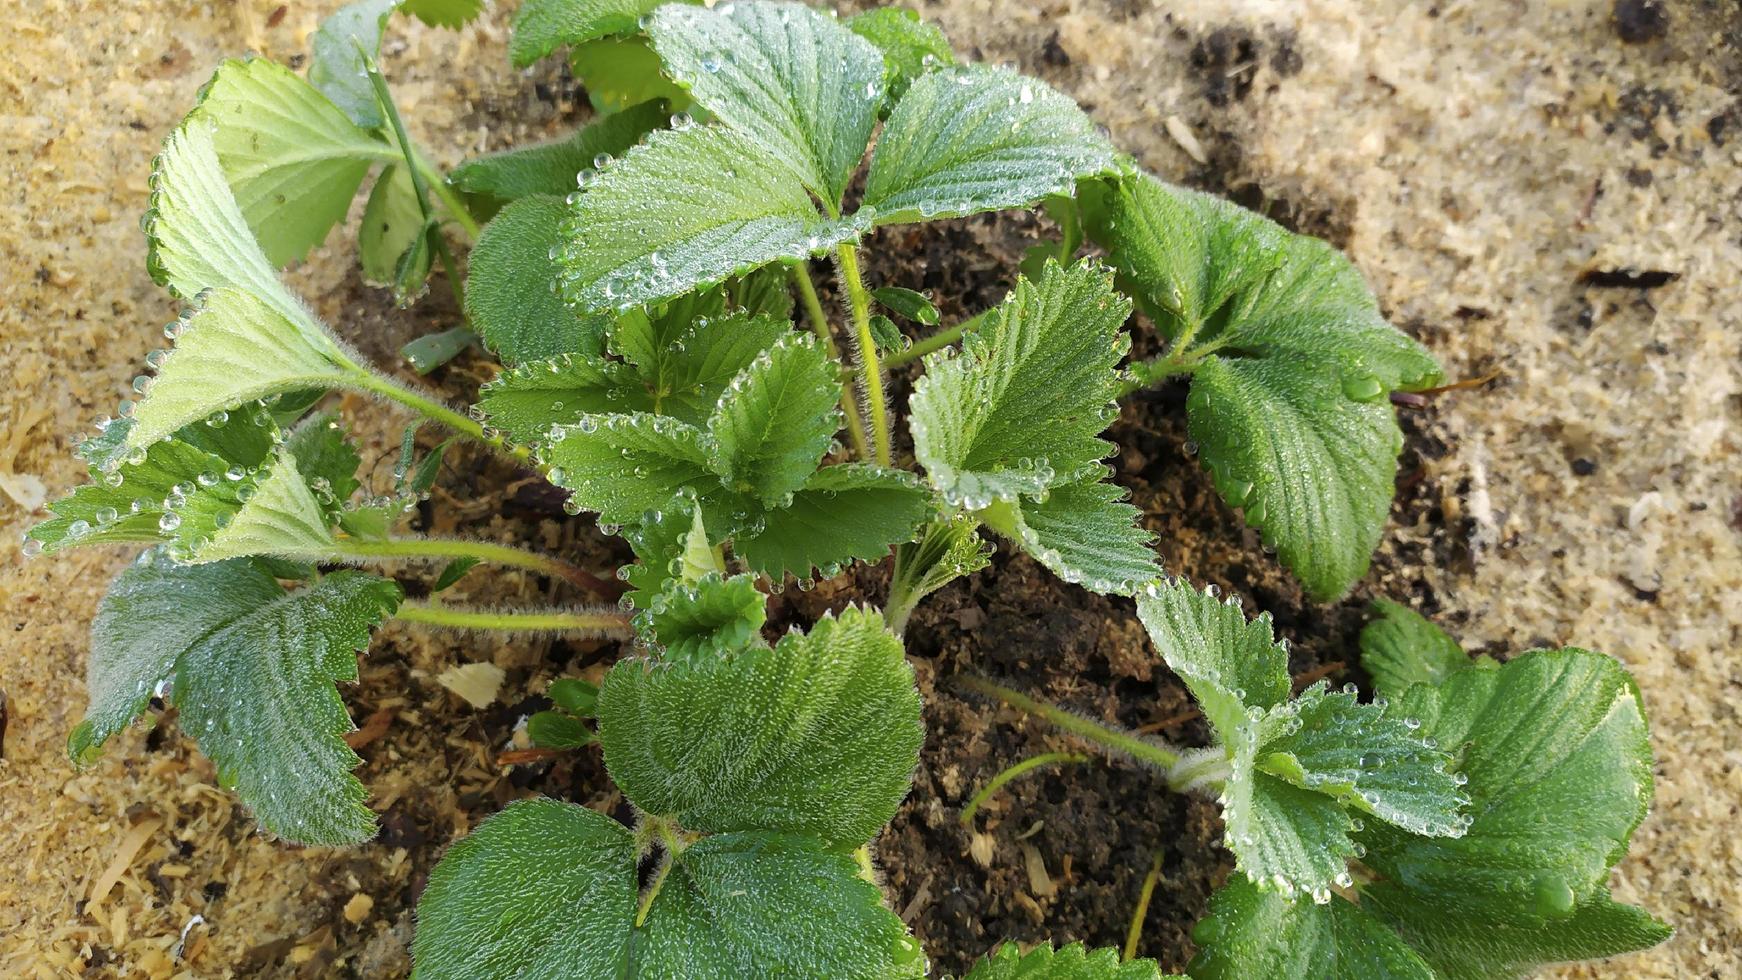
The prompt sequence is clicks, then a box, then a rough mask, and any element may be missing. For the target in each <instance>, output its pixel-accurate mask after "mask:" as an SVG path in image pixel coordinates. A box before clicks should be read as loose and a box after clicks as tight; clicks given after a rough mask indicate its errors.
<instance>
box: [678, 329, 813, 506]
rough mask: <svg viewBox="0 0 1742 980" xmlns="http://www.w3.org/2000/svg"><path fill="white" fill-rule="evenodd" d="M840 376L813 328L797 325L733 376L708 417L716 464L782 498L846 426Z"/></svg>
mask: <svg viewBox="0 0 1742 980" xmlns="http://www.w3.org/2000/svg"><path fill="white" fill-rule="evenodd" d="M840 399H841V388H840V383H839V381H838V380H837V379H836V368H835V366H834V363H833V362H832V361H830V360H829V356H828V354H827V353H826V352H824V351H823V349H822V348H821V347H820V346H818V345H817V342H816V338H815V337H814V336H812V335H811V334H800V333H789V334H787V335H786V336H785V337H782V338H781V339H780V340H779V341H778V342H776V343H775V345H774V346H773V347H770V348H769V349H768V350H767V351H766V352H764V353H763V354H761V355H758V356H757V358H756V359H755V360H754V361H753V362H752V363H751V364H750V366H749V367H746V368H745V369H744V370H743V371H742V372H740V373H739V374H738V376H737V377H736V378H734V379H732V381H731V383H730V385H729V386H728V388H727V392H726V394H725V395H724V396H723V397H721V398H720V401H719V404H718V405H717V406H716V407H715V408H714V413H713V416H712V417H711V418H710V419H709V420H708V436H709V439H708V466H709V468H710V469H712V470H713V471H714V473H715V474H717V475H718V476H719V477H720V479H721V481H722V482H724V483H725V484H726V486H728V487H730V488H731V489H732V490H734V491H736V492H738V493H742V494H746V495H750V496H754V497H756V498H757V499H758V500H760V501H761V502H762V503H763V505H764V506H768V507H779V506H782V505H783V504H784V503H785V501H786V498H787V496H788V495H789V494H791V493H793V492H794V491H796V490H797V489H799V488H800V487H802V486H804V484H805V481H806V480H807V479H808V478H809V477H810V475H811V474H812V473H814V472H816V468H817V464H818V463H820V462H821V461H822V458H823V456H824V454H826V453H827V452H828V450H829V443H830V441H831V440H833V439H834V437H835V433H836V432H838V431H840V428H841V419H840V410H839V408H838V407H837V406H838V404H839V402H840Z"/></svg>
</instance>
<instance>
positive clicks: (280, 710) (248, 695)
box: [68, 560, 400, 844]
mask: <svg viewBox="0 0 1742 980" xmlns="http://www.w3.org/2000/svg"><path fill="white" fill-rule="evenodd" d="M399 599H400V592H399V587H398V586H397V585H395V584H394V583H393V582H391V581H389V580H387V579H382V578H377V577H375V576H373V575H364V574H362V573H358V572H334V573H332V574H330V575H327V576H326V577H324V578H322V579H321V580H320V581H319V582H318V583H316V584H314V585H311V586H308V587H306V588H303V589H298V590H297V591H295V592H288V593H287V592H285V591H284V589H283V588H282V587H281V586H279V584H278V583H277V582H276V581H275V580H274V579H273V578H272V576H271V575H270V574H268V573H267V572H265V571H263V570H262V569H261V567H260V566H258V565H255V564H254V563H252V562H249V561H246V560H242V561H232V562H223V563H219V564H211V565H193V566H188V565H171V564H168V563H165V562H161V561H160V562H155V563H151V564H139V565H135V566H133V567H131V568H129V569H127V570H126V571H124V572H122V573H121V575H120V576H119V577H118V578H117V579H116V580H115V582H114V584H113V585H111V586H110V589H109V594H108V595H107V596H105V597H104V599H103V604H102V606H101V608H100V609H99V610H98V613H97V619H96V622H95V623H94V624H93V626H92V639H91V661H90V671H89V687H90V690H91V699H92V700H91V709H90V711H89V712H88V713H87V715H86V719H85V721H84V722H83V723H82V724H80V726H79V727H78V728H77V729H75V730H74V731H73V733H72V736H71V738H70V739H69V741H68V749H69V751H70V752H71V753H72V755H73V757H74V758H76V759H89V758H90V757H91V756H92V755H93V754H94V753H95V751H96V749H97V748H98V747H99V746H101V745H102V743H103V742H104V741H105V740H107V739H108V737H109V736H110V735H112V734H113V733H114V732H115V731H117V730H119V729H120V728H121V727H122V726H123V725H125V724H126V723H127V722H128V721H130V720H131V718H132V716H133V715H135V714H137V713H138V712H139V711H140V710H141V709H142V708H143V707H144V704H145V702H146V700H147V699H148V698H149V697H150V696H151V692H152V690H153V689H154V688H155V687H156V686H157V684H158V683H159V682H161V681H164V680H166V679H168V678H170V677H172V676H173V685H172V687H171V694H170V699H171V700H172V701H173V702H174V704H175V706H176V708H177V709H178V710H179V711H180V716H181V726H182V728H183V730H185V731H187V732H188V733H190V734H192V735H193V736H194V738H195V739H196V740H197V741H198V742H199V745H200V748H201V750H203V751H204V752H205V753H206V755H208V756H209V757H211V759H212V761H213V763H215V764H216V766H217V768H218V779H219V782H220V783H221V784H222V785H224V786H226V787H231V788H234V789H235V790H236V791H237V792H238V793H239V794H240V795H241V797H242V799H243V801H244V802H245V803H247V804H248V805H249V806H250V807H252V808H253V809H254V811H255V815H256V817H257V818H258V819H259V821H260V823H261V825H262V826H263V827H265V828H266V829H267V830H269V831H272V832H273V833H275V834H278V835H279V836H281V837H284V838H285V839H287V840H292V841H296V842H298V843H305V844H354V843H358V842H360V841H362V840H365V839H367V838H368V837H369V836H370V835H371V834H372V833H373V832H374V825H375V821H374V814H372V813H371V812H370V811H369V809H368V808H367V807H365V806H364V805H363V800H364V798H365V793H364V790H363V785H362V784H361V783H360V782H358V781H357V778H356V777H355V776H353V775H351V769H353V768H355V767H356V766H357V764H358V762H359V761H360V760H359V759H358V758H357V756H356V754H355V753H353V752H352V751H351V750H350V748H349V747H348V746H347V745H346V744H345V742H344V739H343V738H342V736H343V735H344V733H346V732H348V731H351V730H352V729H353V726H352V724H351V719H350V716H349V715H347V714H346V713H345V705H344V702H343V701H342V700H340V698H339V693H338V691H337V690H336V689H335V688H334V686H333V685H334V683H335V682H337V681H345V680H355V679H356V677H357V657H356V655H357V652H358V651H359V650H361V649H362V648H363V646H364V645H365V644H366V643H367V642H368V639H369V632H370V630H372V629H373V628H374V627H375V626H377V625H378V624H380V622H381V621H382V620H384V619H385V618H387V617H388V616H390V615H392V613H393V611H394V609H396V608H397V607H398V605H399Z"/></svg>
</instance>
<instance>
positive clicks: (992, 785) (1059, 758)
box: [960, 752, 1089, 827]
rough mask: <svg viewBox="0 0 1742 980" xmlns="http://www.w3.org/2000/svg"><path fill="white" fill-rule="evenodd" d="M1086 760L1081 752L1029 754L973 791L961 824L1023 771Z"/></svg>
mask: <svg viewBox="0 0 1742 980" xmlns="http://www.w3.org/2000/svg"><path fill="white" fill-rule="evenodd" d="M1088 761H1089V756H1086V755H1084V754H1082V753H1081V752H1045V753H1042V754H1040V755H1036V756H1030V757H1029V758H1026V759H1024V760H1022V761H1021V762H1018V763H1017V764H1015V765H1013V766H1010V767H1008V768H1006V769H1005V770H1004V771H1003V772H1000V773H999V774H998V775H996V776H993V777H992V779H991V780H990V781H989V782H987V783H986V786H985V788H983V789H981V790H980V792H978V793H975V794H974V798H973V799H971V800H969V801H968V805H967V806H965V807H963V808H962V815H961V817H960V820H961V821H962V826H964V827H966V826H968V825H969V824H971V823H973V822H974V814H976V813H979V812H980V807H981V806H982V805H983V804H984V803H985V802H986V801H987V800H989V799H991V798H992V794H993V793H996V792H998V791H999V790H1001V789H1003V788H1004V786H1005V785H1006V784H1007V783H1009V782H1010V781H1011V780H1013V779H1015V778H1017V777H1018V776H1021V775H1023V774H1024V773H1029V772H1033V771H1034V770H1036V769H1039V768H1040V767H1041V766H1050V765H1055V764H1062V763H1066V762H1088Z"/></svg>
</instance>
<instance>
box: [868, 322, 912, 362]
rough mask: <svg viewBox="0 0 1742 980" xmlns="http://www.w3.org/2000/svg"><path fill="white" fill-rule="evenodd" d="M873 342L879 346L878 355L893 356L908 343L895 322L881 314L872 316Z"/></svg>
mask: <svg viewBox="0 0 1742 980" xmlns="http://www.w3.org/2000/svg"><path fill="white" fill-rule="evenodd" d="M871 342H872V343H874V344H876V345H877V353H878V354H893V353H895V352H896V351H898V350H900V349H901V348H902V347H903V346H904V345H905V344H906V343H907V338H906V337H903V336H902V334H901V330H900V328H898V327H896V325H895V321H894V320H891V319H889V318H888V317H886V316H884V315H883V314H881V313H873V314H871Z"/></svg>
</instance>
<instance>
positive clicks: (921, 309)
mask: <svg viewBox="0 0 1742 980" xmlns="http://www.w3.org/2000/svg"><path fill="white" fill-rule="evenodd" d="M883 9H885V10H887V9H889V8H887V7H885V8H883ZM871 298H872V299H875V300H876V301H877V302H878V303H879V304H881V305H882V306H883V308H884V309H886V310H888V311H890V312H891V313H894V314H896V315H897V316H902V317H906V318H907V319H909V320H912V321H914V322H915V323H923V324H925V325H926V326H928V327H930V326H936V325H937V322H938V308H937V307H935V306H933V305H932V303H931V300H930V299H929V298H928V297H927V296H926V295H925V294H924V293H916V292H914V291H913V290H911V289H903V288H902V287H900V286H880V287H878V288H876V289H873V290H871Z"/></svg>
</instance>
